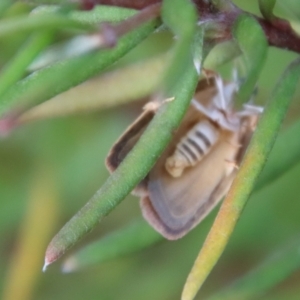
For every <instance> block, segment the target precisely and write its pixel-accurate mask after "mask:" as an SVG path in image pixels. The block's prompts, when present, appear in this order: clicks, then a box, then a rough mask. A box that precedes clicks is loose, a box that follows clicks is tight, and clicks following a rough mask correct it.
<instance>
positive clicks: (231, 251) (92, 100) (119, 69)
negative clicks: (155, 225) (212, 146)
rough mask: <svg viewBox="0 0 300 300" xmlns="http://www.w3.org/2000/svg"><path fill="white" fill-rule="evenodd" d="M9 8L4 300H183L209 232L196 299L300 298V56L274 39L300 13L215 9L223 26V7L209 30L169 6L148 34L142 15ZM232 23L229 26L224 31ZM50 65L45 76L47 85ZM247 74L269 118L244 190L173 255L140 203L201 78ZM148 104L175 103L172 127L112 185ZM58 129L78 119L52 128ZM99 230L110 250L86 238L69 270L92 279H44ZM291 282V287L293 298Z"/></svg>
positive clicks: (163, 122) (3, 91) (193, 14)
mask: <svg viewBox="0 0 300 300" xmlns="http://www.w3.org/2000/svg"><path fill="white" fill-rule="evenodd" d="M0 2H1V3H0V47H1V55H0V134H3V138H2V137H1V140H0V143H1V145H0V159H1V164H0V165H1V168H0V194H1V209H0V237H1V241H2V243H1V246H0V264H1V266H2V268H1V270H0V278H1V279H0V290H1V291H3V294H1V296H3V299H5V300H8V299H14V300H18V299H19V300H23V299H24V300H25V299H42V300H44V299H45V300H46V299H53V298H55V299H58V300H59V299H69V298H70V299H74V300H77V299H82V298H88V299H96V298H101V299H102V298H103V299H142V298H143V299H145V300H147V299H179V298H180V296H179V295H180V293H181V292H182V288H183V285H184V282H185V280H186V277H187V274H188V273H189V269H190V266H191V263H192V261H193V260H194V259H195V256H196V253H197V252H198V251H199V248H200V247H201V245H202V244H203V242H204V239H205V236H206V235H207V232H208V231H209V228H211V232H210V233H209V236H208V238H207V240H206V242H205V245H204V247H203V248H202V252H201V253H202V254H201V253H200V257H202V258H201V259H200V260H197V263H196V265H195V267H194V268H193V271H192V273H191V274H192V276H194V275H195V274H196V275H197V274H198V273H201V274H200V275H201V276H200V277H201V278H200V281H199V276H198V275H197V276H198V277H197V276H195V277H193V284H192V286H191V285H190V286H188V284H187V286H186V289H185V290H186V291H188V293H185V295H184V296H183V298H182V299H193V297H196V299H200V297H201V299H204V298H208V299H253V298H255V299H297V297H298V296H299V287H298V286H297V280H296V283H295V281H293V280H290V278H289V276H290V275H291V274H292V273H293V272H295V271H296V272H297V271H298V270H299V268H298V267H299V255H298V248H299V241H298V238H297V237H296V238H295V237H294V236H295V234H296V233H297V228H299V214H298V211H299V205H300V204H299V201H298V200H297V195H298V194H299V180H298V178H299V175H300V167H299V166H300V165H299V163H298V162H299V150H300V144H299V138H298V136H299V130H300V128H299V126H300V125H299V124H300V122H299V120H298V116H299V112H300V111H299V107H298V105H297V103H296V102H295V103H293V102H292V100H293V99H297V98H299V96H300V94H299V93H300V92H299V89H298V90H297V89H296V87H297V85H299V77H300V64H299V58H298V56H299V53H292V52H291V51H285V50H283V51H282V50H281V51H278V50H277V49H275V48H271V47H268V39H269V38H270V37H269V36H268V35H267V36H266V35H265V33H266V30H265V27H264V25H262V24H268V26H271V27H272V26H275V28H277V29H276V30H280V27H281V26H283V27H284V28H285V30H288V26H286V24H285V23H283V22H282V21H281V20H279V19H277V17H276V16H277V14H278V13H279V14H278V15H279V16H280V17H282V15H284V16H285V17H286V18H287V19H288V20H292V21H293V24H294V25H297V24H299V22H300V21H299V18H298V17H297V11H296V10H295V14H293V15H292V14H291V15H287V14H288V13H287V12H291V11H293V9H289V7H292V5H295V4H294V3H295V1H293V0H289V1H284V4H281V6H280V3H279V1H277V2H278V3H277V2H276V1H262V0H259V1H250V2H247V3H246V4H245V3H244V2H243V1H235V3H236V4H237V5H238V6H240V7H241V9H244V10H245V11H242V10H239V9H237V8H236V7H235V6H234V5H233V4H232V3H231V1H225V0H220V1H212V4H213V5H215V9H216V11H217V10H218V9H219V10H220V11H221V13H220V14H218V18H219V19H218V18H216V19H214V15H213V13H214V10H213V9H211V7H210V9H211V10H209V11H210V12H211V15H210V16H209V18H207V15H206V13H207V11H205V9H204V10H203V11H202V10H201V9H203V7H204V6H205V5H204V6H203V7H202V8H201V9H200V8H199V7H198V8H197V7H196V5H195V4H194V3H193V2H192V1H189V0H176V1H175V0H165V1H163V3H162V7H161V12H160V17H158V16H157V14H155V13H153V16H152V17H151V13H150V17H149V18H148V19H147V20H146V21H144V22H143V21H142V22H140V20H141V18H140V19H139V18H137V19H138V21H137V20H136V19H134V16H136V14H137V13H138V12H137V11H136V10H134V9H130V8H122V7H112V6H102V5H99V6H97V7H95V8H94V9H93V10H90V11H81V10H79V9H78V6H76V4H74V2H72V3H71V2H68V1H59V0H57V1H56V0H53V1H52V0H50V1H47V0H45V1H44V0H43V1H30V3H27V2H26V1H6V0H5V1H0ZM28 2H29V1H28ZM41 3H47V4H49V3H50V4H54V3H55V4H56V5H45V6H44V5H43V6H41V5H40V4H41ZM197 3H202V1H197ZM203 3H207V1H203ZM275 4H276V5H275ZM283 6H284V10H283ZM296 6H297V5H296ZM257 7H259V9H260V11H261V13H262V15H263V17H264V18H265V19H266V20H264V22H266V23H262V22H261V21H260V19H258V18H256V17H255V16H254V15H251V14H248V10H249V11H251V12H253V11H255V12H256V13H257V14H259V12H258V11H257ZM154 11H155V10H154ZM227 14H229V15H230V18H228V19H226V17H227ZM199 15H200V17H199ZM131 17H132V19H130V18H131ZM221 17H222V18H224V19H223V21H224V20H225V21H224V23H218V22H219V21H220V20H221V19H222V18H221ZM124 20H127V21H128V20H134V21H132V22H133V24H135V26H133V28H134V29H131V30H129V31H128V32H127V31H126V28H127V27H126V26H128V23H126V22H127V21H125V22H124V23H122V22H123V21H124ZM278 20H279V21H278ZM198 21H199V24H200V25H199V24H198V25H197V23H198ZM107 22H109V24H108V23H107ZM134 22H136V23H134ZM276 22H277V23H276ZM118 24H121V26H120V27H118ZM126 24H127V25H126ZM220 24H221V25H222V26H219V25H220ZM274 24H275V25H274ZM161 25H162V26H161ZM271 27H268V28H271ZM212 28H213V29H214V30H213V31H209V33H208V32H207V30H210V29H212ZM278 28H279V29H278ZM276 30H275V32H276ZM112 32H113V33H114V32H118V35H117V37H116V36H115V35H114V34H111V33H112ZM78 36H81V37H82V36H83V37H85V38H90V41H92V39H93V38H95V37H97V38H98V40H97V41H98V44H97V46H96V47H95V46H93V47H90V48H89V47H87V48H86V49H85V50H84V51H82V52H80V51H81V50H80V49H81V48H80V47H79V46H82V45H79V44H78V42H77V44H76V38H77V37H78ZM286 36H288V35H285V37H286ZM277 37H278V38H279V39H280V38H281V37H280V35H278V36H277ZM172 39H173V40H172ZM109 41H110V42H111V43H109ZM297 42H299V41H298V40H297V41H295V44H297ZM92 45H93V44H92ZM212 45H216V46H215V47H214V48H212ZM77 49H79V50H80V51H79V50H78V51H77ZM71 50H72V51H73V50H74V52H72V51H71ZM76 51H77V52H76ZM49 53H51V55H52V54H53V56H52V57H50V58H49V56H48V54H49ZM37 58H39V60H40V59H41V60H42V62H43V65H42V67H41V68H40V69H38V70H35V71H32V69H31V66H30V65H31V63H32V62H35V60H36V59H37ZM291 61H294V62H293V63H292V64H290V66H289V67H288V68H287V65H288V64H289V63H290V62H291ZM240 62H242V63H244V65H243V64H242V66H244V67H245V69H244V70H243V69H242V72H241V75H242V80H241V87H240V89H239V93H238V95H237V99H235V100H236V104H238V105H241V104H242V103H244V102H247V101H249V99H250V98H251V99H254V102H255V103H256V102H258V103H260V104H261V105H263V106H264V107H265V109H264V113H263V115H262V117H261V119H260V122H259V125H258V128H257V130H256V131H255V133H254V136H253V139H252V142H251V145H250V147H249V149H248V153H247V156H246V157H245V159H244V163H243V165H242V166H241V168H240V172H239V175H238V176H237V178H236V180H235V182H234V184H233V185H232V188H231V190H230V192H229V194H228V197H227V199H226V200H225V202H224V205H222V207H221V210H220V213H219V215H218V216H217V219H216V222H215V223H214V224H213V225H212V217H211V216H209V217H208V218H207V220H205V221H204V222H202V223H201V224H200V226H198V227H197V228H196V229H195V230H193V231H192V232H191V233H189V234H188V235H187V236H186V237H184V238H183V239H181V240H179V241H176V242H172V243H171V242H166V241H162V238H161V236H160V235H158V234H157V233H156V232H155V231H153V229H152V228H150V227H149V225H148V224H146V223H145V221H144V220H141V219H140V217H139V219H137V218H136V217H137V216H139V215H140V212H139V208H138V207H137V201H136V199H130V198H129V199H127V198H126V196H127V195H128V194H129V193H130V191H131V190H132V189H133V188H134V187H135V185H136V184H137V183H138V182H140V180H141V179H143V178H144V177H145V176H146V175H147V173H148V172H149V170H150V169H151V167H152V166H153V164H154V163H155V161H156V160H157V158H158V157H159V156H160V154H161V153H162V151H163V150H164V148H165V147H166V146H167V144H168V142H169V141H170V140H171V139H172V134H173V132H174V130H176V128H177V127H178V126H179V124H180V121H181V119H182V118H183V116H184V114H185V111H186V109H187V108H188V106H189V104H190V100H191V98H192V96H193V93H194V90H195V88H196V85H197V82H198V78H199V74H198V73H197V68H195V65H194V64H196V63H197V64H198V65H200V66H202V65H203V66H204V68H205V69H208V70H210V69H213V70H214V71H217V72H221V74H222V76H223V77H224V78H226V79H227V80H231V78H230V76H228V74H229V73H230V74H231V73H232V70H233V69H234V68H235V67H236V63H240ZM33 65H34V64H33ZM33 65H32V66H33ZM29 66H30V67H29ZM284 70H285V71H284ZM275 78H276V81H275ZM278 78H279V80H278ZM293 95H294V97H293ZM148 96H149V98H147V100H148V99H151V100H157V101H160V102H159V103H160V106H159V109H158V112H157V113H156V115H155V117H154V118H153V120H152V121H151V123H150V125H149V126H148V127H147V129H146V130H145V132H144V134H143V135H142V137H141V138H140V140H139V141H138V143H137V144H136V146H135V147H134V148H133V150H132V151H131V152H130V153H129V154H128V155H127V157H126V158H125V159H124V161H123V162H122V164H121V165H120V167H119V168H118V169H117V170H116V171H115V172H114V173H113V174H112V175H111V176H109V177H108V174H107V172H106V171H105V167H104V160H105V156H106V154H107V152H108V150H109V148H110V147H111V145H112V144H113V142H114V141H115V140H116V139H117V138H118V136H119V135H120V133H121V132H122V131H123V130H124V128H125V127H126V126H127V125H128V124H129V123H130V122H131V121H132V120H133V119H134V116H135V115H136V114H138V113H139V112H141V110H142V106H143V104H144V103H139V102H133V101H136V100H139V99H140V98H145V97H148ZM166 98H172V99H173V98H174V100H173V101H165V102H164V99H166ZM266 99H268V100H267V101H266ZM129 103H130V105H129ZM120 104H122V106H119V105H120ZM126 104H128V105H126ZM290 104H291V107H292V109H291V110H290V111H288V108H289V106H290ZM108 108H110V109H108ZM28 109H29V110H28ZM87 113H88V114H87ZM74 114H77V116H70V115H74ZM57 116H65V118H61V119H55V120H45V119H46V118H53V117H57ZM36 120H39V122H38V123H37V121H36ZM284 120H285V121H284ZM282 124H283V125H282ZM37 125H38V126H37ZM280 128H282V130H280ZM13 129H15V130H13ZM9 133H10V135H8V136H7V137H4V135H5V134H9ZM273 144H274V147H273ZM265 164H266V166H265V167H264V165H265ZM262 169H263V171H262ZM260 173H261V174H260ZM99 187H100V189H99ZM96 190H98V191H97V192H96V193H95V191H96ZM253 192H254V194H253V196H251V197H250V201H248V204H247V207H246V209H244V206H245V204H246V201H247V200H248V198H249V196H250V194H252V193H253ZM93 194H94V196H93V197H92V198H91V200H90V201H89V202H88V203H87V204H86V205H85V206H84V207H83V208H81V209H80V207H82V206H83V205H84V203H85V201H86V199H88V198H89V197H90V195H93ZM124 199H126V200H125V201H124V202H122V201H123V200H124ZM77 210H79V212H78V213H77V214H75V216H74V217H73V218H72V219H71V220H70V221H69V222H67V224H66V225H65V226H64V227H63V228H62V229H61V230H59V228H61V227H62V226H63V224H64V223H65V222H66V220H68V219H69V218H70V216H72V215H74V213H75V212H76V211H77ZM112 211H113V212H112ZM242 211H243V214H242V215H241V213H242ZM24 212H25V213H24ZM111 212H112V213H111ZM109 213H111V214H110V215H109V217H107V218H104V217H105V216H107V215H108V214H109ZM239 218H240V221H239V222H238V223H237V224H236V222H237V220H238V219H239ZM132 219H137V220H136V221H135V222H134V223H132V222H131V220H132ZM220 220H221V221H220ZM99 221H101V224H100V226H96V225H97V223H98V222H99ZM127 224H129V225H127ZM95 226H96V228H95V230H94V231H93V233H92V234H91V235H90V236H89V238H90V239H94V240H96V241H95V242H94V243H91V244H88V243H87V239H88V238H87V239H86V238H85V239H84V241H83V244H88V245H87V246H86V247H84V248H83V249H79V251H76V250H75V253H74V254H72V253H68V255H69V256H68V260H67V261H66V262H65V264H64V267H65V270H66V271H73V270H80V269H81V268H85V270H84V271H83V270H82V271H81V270H80V271H81V272H77V273H76V274H74V275H69V276H62V275H61V273H60V271H59V270H58V269H59V263H58V264H57V266H56V267H55V266H54V267H53V268H50V269H49V270H48V271H47V273H46V274H43V276H41V273H40V269H41V267H42V260H43V258H44V251H45V248H46V247H47V244H48V243H49V241H50V240H51V239H52V237H53V236H55V234H56V233H57V232H58V234H57V235H56V236H55V237H54V239H53V240H52V242H51V244H50V246H49V248H48V251H50V252H51V255H53V253H54V252H55V254H54V258H55V259H56V258H58V257H60V256H61V255H63V254H64V252H66V251H67V250H68V249H69V248H70V247H71V246H72V245H73V244H75V243H78V241H79V239H80V238H82V237H83V236H85V234H86V233H88V232H90V231H91V229H92V228H94V227H95ZM233 230H235V233H234V234H233V236H232V238H231V240H230V242H229V243H228V239H229V237H230V235H231V233H232V231H233ZM290 237H293V238H292V242H291V243H290V242H287V241H290V239H291V238H290ZM212 241H213V242H212ZM158 242H159V244H158ZM227 243H228V245H227ZM287 243H288V246H287V247H286V246H284V247H282V245H285V244H287ZM155 244H157V245H156V246H154V245H155ZM226 245H227V247H228V250H227V252H225V253H224V254H223V257H222V259H221V260H220V261H219V262H218V264H217V265H216V271H215V273H212V274H211V276H210V277H209V281H208V284H207V285H204V286H203V288H202V289H201V292H200V293H201V295H199V298H197V296H196V292H197V290H198V289H199V287H200V286H201V285H202V283H203V282H204V280H205V279H206V277H207V276H208V275H209V274H210V273H211V270H212V268H213V266H214V265H215V264H216V263H217V261H218V260H219V257H220V255H221V253H222V252H223V250H224V249H225V246H226ZM277 248H278V249H279V250H276V249H277ZM49 249H50V250H49ZM53 251H54V252H53ZM203 253H204V254H203ZM272 253H279V254H278V255H276V256H273V254H272ZM262 257H266V259H265V260H264V261H265V262H264V263H263V264H260V263H258V262H260V261H263V259H262ZM199 261H200V262H199ZM91 265H94V268H88V267H90V266H91ZM256 265H260V266H259V267H258V268H256V267H254V266H256ZM252 269H253V270H252ZM249 270H250V271H249ZM251 270H252V271H251ZM194 271H195V272H194ZM244 274H246V275H244ZM190 276H191V275H190ZM296 276H297V273H296ZM232 281H235V283H233V284H232ZM283 281H284V282H286V283H287V284H286V285H280V283H281V282H283ZM188 282H189V280H188ZM16 286H17V287H18V289H16V288H15V287H16ZM50 286H51V288H49V287H50ZM54 290H55V293H54V292H53V291H54ZM272 290H273V291H272ZM1 293H2V292H1ZM187 294H189V295H187ZM207 295H212V296H210V297H208V296H207ZM281 295H282V297H281ZM226 297H227V298H226ZM260 297H263V298H260ZM268 297H269V298H268ZM280 297H281V298H280Z"/></svg>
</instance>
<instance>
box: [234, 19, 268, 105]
mask: <svg viewBox="0 0 300 300" xmlns="http://www.w3.org/2000/svg"><path fill="white" fill-rule="evenodd" d="M232 34H233V36H234V38H235V39H236V41H237V43H238V45H239V47H240V49H241V51H242V54H243V57H244V58H245V63H246V67H247V70H248V71H247V75H246V78H245V81H244V82H243V83H242V84H241V86H240V89H239V92H238V95H237V98H238V102H239V103H240V104H241V103H244V102H247V101H249V100H250V98H251V96H252V94H253V91H254V88H255V85H256V82H257V79H258V77H259V75H260V72H261V70H262V68H263V66H264V63H265V60H266V55H267V48H268V43H267V40H266V37H265V34H264V32H263V30H262V29H261V27H260V25H259V24H258V23H257V21H256V20H255V19H254V18H252V17H250V16H249V15H240V16H239V17H238V18H237V20H236V21H235V23H234V26H233V32H232Z"/></svg>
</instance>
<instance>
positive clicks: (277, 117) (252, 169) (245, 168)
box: [182, 59, 300, 300]
mask: <svg viewBox="0 0 300 300" xmlns="http://www.w3.org/2000/svg"><path fill="white" fill-rule="evenodd" d="M299 78H300V59H297V60H296V61H295V62H294V63H293V64H291V65H290V66H289V68H288V69H287V70H286V72H285V73H284V74H283V76H282V78H281V79H280V81H279V82H278V84H277V86H276V88H275V90H274V92H273V94H272V96H271V98H270V100H269V101H268V104H267V106H266V108H265V111H264V113H263V115H262V117H261V120H260V122H259V124H258V127H257V129H256V131H255V132H254V135H253V138H252V141H251V143H250V145H249V149H248V151H247V153H246V156H245V158H244V160H243V163H242V165H241V168H240V171H239V173H238V175H237V177H236V178H235V180H234V182H233V184H232V186H231V188H230V191H229V193H228V195H227V197H226V198H225V200H224V202H223V204H222V206H221V208H220V211H219V213H218V215H217V217H216V220H215V222H214V224H213V226H212V228H211V230H210V232H209V234H208V236H207V238H206V241H205V243H204V245H203V247H202V249H201V251H200V253H199V255H198V257H197V259H196V261H195V263H194V266H193V268H192V270H191V272H190V274H189V276H188V279H187V281H186V284H185V287H184V291H183V294H182V300H192V299H194V297H195V296H196V293H197V291H198V290H199V289H200V287H201V286H202V284H203V282H204V281H205V279H206V278H207V276H208V275H209V273H210V272H211V270H212V269H213V267H214V265H215V264H216V263H217V261H218V259H219V258H220V256H221V254H222V253H223V251H224V249H225V247H226V245H227V243H228V241H229V238H230V236H231V234H232V232H233V229H234V227H235V225H236V223H237V221H238V219H239V217H240V215H241V213H242V210H243V208H244V207H245V205H246V202H247V200H248V198H249V196H250V193H251V191H252V190H253V187H254V184H255V182H256V180H257V178H258V176H259V174H260V173H261V171H262V169H263V167H264V165H265V163H266V160H267V158H268V156H269V154H270V152H271V149H272V147H273V144H274V142H275V139H276V136H277V133H278V131H279V129H280V126H281V123H282V121H283V119H284V116H285V115H286V112H287V109H288V107H289V103H290V101H291V99H292V95H293V94H294V92H295V89H296V87H297V84H298V81H299Z"/></svg>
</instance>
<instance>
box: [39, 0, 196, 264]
mask: <svg viewBox="0 0 300 300" xmlns="http://www.w3.org/2000/svg"><path fill="white" fill-rule="evenodd" d="M178 3H179V4H180V5H179V4H178ZM182 3H189V2H188V1H186V0H176V1H174V6H173V5H172V4H173V1H170V0H168V1H166V3H165V5H169V6H170V8H169V9H170V10H172V11H173V13H172V14H174V13H175V14H176V15H177V17H178V20H180V22H183V23H189V22H191V23H192V24H193V25H192V26H191V25H185V26H186V28H191V30H193V28H195V19H194V18H192V16H191V15H190V14H188V13H186V11H185V6H184V5H182ZM177 5H178V6H177ZM189 5H190V4H188V6H187V10H188V11H190V12H191V14H195V12H194V10H191V9H190V7H189ZM179 8H180V9H181V10H179V11H177V10H176V9H179ZM171 17H172V16H171ZM172 18H173V17H172ZM168 24H170V26H172V22H169V23H168ZM176 26H177V25H176ZM176 26H175V31H176V30H177V27H176ZM193 37H194V31H192V33H191V31H190V30H187V29H185V30H184V31H183V32H182V33H180V35H179V38H178V40H177V44H176V45H175V48H176V50H177V49H179V50H180V51H175V52H174V53H175V54H176V55H175V56H173V58H172V60H173V61H172V62H173V63H172V64H171V65H170V69H169V70H168V71H167V72H166V75H165V76H166V77H165V80H163V84H162V87H161V91H160V94H162V95H166V96H169V95H172V96H174V97H175V100H174V101H170V102H168V103H164V104H162V105H161V106H160V109H159V110H158V112H157V113H156V115H155V116H154V118H153V120H152V121H151V123H150V124H149V126H148V127H147V129H146V130H145V132H144V133H143V135H142V136H141V137H140V139H139V140H138V142H137V143H136V145H135V146H134V148H133V149H132V150H131V151H130V153H129V154H128V155H127V156H126V157H125V159H124V160H123V162H122V163H121V164H120V166H119V167H118V168H117V170H116V171H115V172H114V173H113V174H112V175H111V176H110V177H109V178H108V179H107V181H106V182H105V183H104V185H103V186H102V187H101V188H100V190H99V191H98V192H97V193H96V194H95V195H94V197H93V198H92V199H91V200H90V201H89V202H88V203H87V204H86V205H85V206H84V207H83V208H82V209H81V210H80V211H79V212H78V213H77V214H76V215H75V216H74V217H73V218H72V219H71V220H70V221H69V222H68V223H67V224H66V225H65V226H64V227H63V228H62V229H61V230H60V232H59V233H58V234H57V235H56V236H55V237H54V238H53V240H52V241H51V243H50V245H49V246H48V248H47V251H46V257H45V267H46V266H47V265H49V264H50V263H52V262H53V261H55V260H56V259H58V258H59V257H60V256H61V255H62V254H63V253H64V252H65V251H66V250H67V249H69V248H70V247H71V246H72V245H74V244H75V243H76V242H77V241H78V240H79V239H80V238H81V237H83V236H84V235H85V234H86V233H87V232H89V231H90V230H91V229H92V228H93V227H94V226H95V225H96V224H97V223H98V222H99V220H101V219H102V218H103V217H104V216H106V215H107V214H108V213H109V212H111V211H112V210H113V209H114V208H115V206H116V205H118V204H119V203H120V202H121V201H122V200H123V199H124V198H125V196H126V195H128V193H130V191H131V190H132V189H133V188H134V187H135V186H136V185H137V184H138V183H139V182H140V181H141V179H142V178H145V176H146V175H147V173H148V172H149V170H150V169H151V168H152V166H153V165H154V163H155V162H156V160H157V159H158V157H159V156H160V154H161V153H162V151H163V150H164V149H165V147H166V146H167V144H168V142H169V141H170V139H171V138H172V134H173V131H174V130H175V129H176V128H177V127H178V125H179V123H180V121H181V120H182V118H183V116H184V114H185V111H186V109H187V107H188V105H189V103H190V100H191V99H192V96H193V94H194V91H195V88H196V84H197V82H198V75H197V73H196V70H195V67H194V65H193V62H192V57H191V48H190V47H186V45H185V43H186V42H188V45H192V41H193ZM183 43H184V45H182V44H183ZM183 49H186V52H184V51H183ZM180 59H183V60H184V61H186V62H187V64H186V65H185V68H184V70H183V71H184V72H182V69H181V70H175V69H174V72H175V75H174V73H173V72H170V70H173V66H174V65H176V64H181V62H179V60H180ZM169 77H171V78H172V80H170V78H169ZM175 79H176V80H175ZM165 83H167V85H165ZM170 83H172V84H170Z"/></svg>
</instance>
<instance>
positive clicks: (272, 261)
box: [208, 237, 300, 300]
mask: <svg viewBox="0 0 300 300" xmlns="http://www.w3.org/2000/svg"><path fill="white" fill-rule="evenodd" d="M299 247H300V242H299V238H298V237H297V238H296V240H294V241H292V242H289V243H288V244H287V245H286V244H285V245H284V246H282V247H281V249H279V250H277V251H276V252H275V253H274V254H273V255H272V256H270V257H268V258H267V259H266V260H265V261H264V262H263V263H262V264H261V265H259V266H258V267H257V268H256V269H254V270H252V271H251V272H249V273H248V274H246V275H245V276H243V277H242V278H240V279H238V280H237V281H236V282H235V283H233V284H232V285H231V286H229V287H228V288H226V289H224V290H221V291H219V292H217V293H216V294H215V295H213V296H211V297H209V298H208V300H247V299H249V300H251V299H257V298H258V297H259V296H261V294H263V293H265V292H266V291H268V290H270V289H272V288H273V287H276V286H277V285H278V284H279V283H280V282H282V281H283V280H285V279H286V278H287V277H288V276H290V275H291V274H292V273H293V272H295V271H296V270H297V269H299V268H300V253H299Z"/></svg>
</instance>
